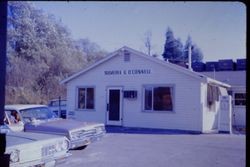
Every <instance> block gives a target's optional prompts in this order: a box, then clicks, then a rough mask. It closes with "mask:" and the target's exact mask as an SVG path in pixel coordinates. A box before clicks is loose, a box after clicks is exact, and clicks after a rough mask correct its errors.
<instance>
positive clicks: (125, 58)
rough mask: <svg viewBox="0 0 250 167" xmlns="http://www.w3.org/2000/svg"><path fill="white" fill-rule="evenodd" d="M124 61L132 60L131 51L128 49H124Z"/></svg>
mask: <svg viewBox="0 0 250 167" xmlns="http://www.w3.org/2000/svg"><path fill="white" fill-rule="evenodd" d="M124 61H125V62H129V61H130V53H129V52H128V51H126V50H124Z"/></svg>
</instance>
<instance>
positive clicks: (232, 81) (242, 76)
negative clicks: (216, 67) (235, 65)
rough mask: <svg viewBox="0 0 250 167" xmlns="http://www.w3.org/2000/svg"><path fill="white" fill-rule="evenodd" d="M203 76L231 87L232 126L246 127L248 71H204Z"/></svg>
mask: <svg viewBox="0 0 250 167" xmlns="http://www.w3.org/2000/svg"><path fill="white" fill-rule="evenodd" d="M201 73H202V74H204V75H206V76H208V77H211V78H213V79H216V80H219V81H221V82H224V83H227V84H229V85H231V88H230V89H229V92H230V94H231V95H232V125H233V126H236V127H246V71H245V70H241V71H214V72H209V71H203V72H201Z"/></svg>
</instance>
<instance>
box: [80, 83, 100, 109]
mask: <svg viewBox="0 0 250 167" xmlns="http://www.w3.org/2000/svg"><path fill="white" fill-rule="evenodd" d="M88 88H92V89H93V96H94V97H93V103H94V104H93V108H87V98H88V95H87V94H88V93H87V89H88ZM79 89H85V100H84V101H85V108H79V107H78V106H79ZM95 90H96V88H95V86H77V87H76V96H75V97H76V101H75V109H76V110H78V111H91V112H92V111H95V107H96V100H95V98H96V91H95Z"/></svg>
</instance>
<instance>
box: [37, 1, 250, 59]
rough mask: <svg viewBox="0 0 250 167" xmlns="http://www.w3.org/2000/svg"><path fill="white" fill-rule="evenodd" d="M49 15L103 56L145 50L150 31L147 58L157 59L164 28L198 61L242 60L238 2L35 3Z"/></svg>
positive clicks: (241, 6) (241, 17)
mask: <svg viewBox="0 0 250 167" xmlns="http://www.w3.org/2000/svg"><path fill="white" fill-rule="evenodd" d="M32 3H33V4H34V6H35V7H37V8H39V9H42V10H43V11H44V12H45V13H50V14H53V15H55V17H56V18H57V19H61V21H62V23H63V24H64V25H65V26H66V27H68V29H69V30H70V32H71V35H72V37H73V39H80V38H88V39H89V40H90V41H92V42H95V43H97V44H98V45H99V46H100V47H101V48H102V49H104V50H106V51H107V52H113V51H115V50H117V49H119V48H121V47H123V46H128V47H131V48H133V49H136V50H139V51H142V52H146V48H145V46H144V37H145V33H146V32H147V31H151V33H152V41H151V42H152V54H158V55H162V53H163V49H164V44H165V40H166V37H165V33H166V30H167V28H168V27H170V28H171V29H172V31H173V33H174V36H175V38H180V39H181V41H182V43H183V44H185V42H186V40H187V37H188V35H190V36H191V38H192V41H193V42H194V43H195V44H196V45H197V46H198V47H199V48H200V49H201V51H202V53H203V56H204V58H203V61H204V62H205V61H218V60H221V59H233V60H234V61H236V59H240V58H246V6H245V4H243V3H241V2H212V1H211V2H197V1H196V2H180V1H178V2H174V1H172V2H167V1H165V2H164V1H144V2H143V1H120V2H119V1H108V2H104V1H103V2H102V1H99V2H98V1H87V2H86V1H75V2H62V1H42V2H39V1H35V2H32Z"/></svg>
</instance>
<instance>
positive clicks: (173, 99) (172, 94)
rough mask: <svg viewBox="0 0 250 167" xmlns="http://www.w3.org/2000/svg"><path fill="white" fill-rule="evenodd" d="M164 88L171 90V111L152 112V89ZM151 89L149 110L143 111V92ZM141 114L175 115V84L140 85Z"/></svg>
mask: <svg viewBox="0 0 250 167" xmlns="http://www.w3.org/2000/svg"><path fill="white" fill-rule="evenodd" d="M156 87H166V88H170V90H171V100H172V110H154V88H156ZM146 88H148V89H151V92H152V93H151V95H152V100H151V110H147V109H145V90H146ZM142 112H145V113H175V84H145V85H142Z"/></svg>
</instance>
